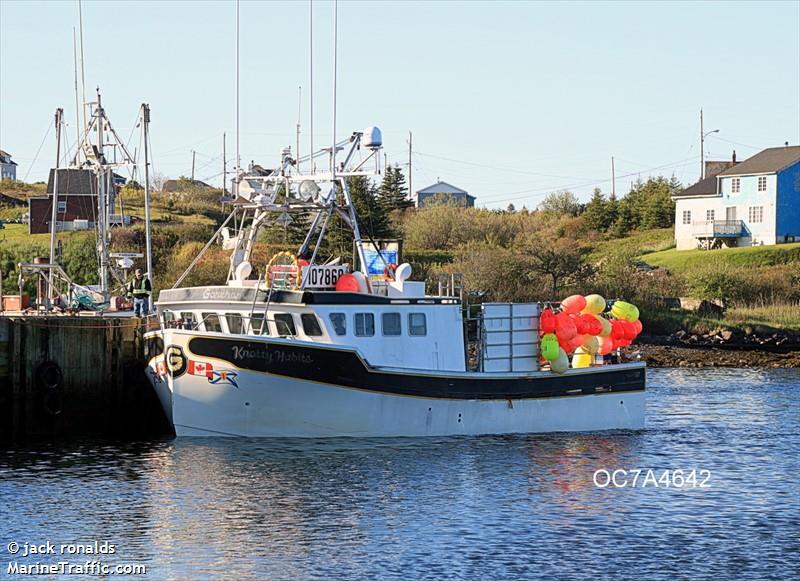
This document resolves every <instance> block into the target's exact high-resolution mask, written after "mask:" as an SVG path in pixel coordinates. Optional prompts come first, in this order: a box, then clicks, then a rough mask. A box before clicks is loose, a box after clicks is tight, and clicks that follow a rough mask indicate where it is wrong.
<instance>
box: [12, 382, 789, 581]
mask: <svg viewBox="0 0 800 581" xmlns="http://www.w3.org/2000/svg"><path fill="white" fill-rule="evenodd" d="M649 377H650V382H651V384H652V390H651V391H650V394H649V400H648V427H647V429H646V430H643V431H638V432H628V431H620V432H608V433H603V434H547V435H530V436H514V437H494V438H493V437H482V438H444V439H390V440H350V439H340V440H316V441H308V440H294V441H292V440H224V439H181V440H174V441H159V442H148V443H134V444H115V443H106V444H98V443H91V442H84V443H76V444H67V445H62V446H43V445H40V444H39V445H36V444H31V445H28V446H27V447H19V448H15V449H10V450H5V451H0V513H2V515H3V519H2V524H1V525H0V532H1V533H2V535H1V536H2V540H4V541H6V542H7V541H8V540H19V539H23V540H32V541H40V542H41V541H45V540H51V541H52V542H76V541H81V540H94V539H99V540H105V539H108V540H110V541H112V542H114V543H116V544H117V545H118V546H119V547H120V551H119V553H120V561H125V562H131V561H135V562H145V563H148V564H149V565H150V566H151V577H152V578H158V579H162V578H163V579H169V578H175V579H193V578H206V577H210V578H242V579H246V578H258V579H262V578H308V577H324V578H332V577H335V578H341V577H346V578H364V577H379V578H389V577H397V578H403V579H406V578H418V577H426V576H428V577H445V576H446V577H470V578H473V577H491V578H496V577H502V576H512V577H524V578H533V577H538V576H551V577H555V578H569V577H570V576H578V577H586V576H598V577H607V576H609V575H612V576H621V577H628V576H630V574H629V573H627V572H629V571H631V570H632V569H631V568H630V567H631V564H635V566H636V569H635V570H636V571H637V572H639V573H640V574H641V575H643V576H645V577H652V578H658V577H659V576H662V577H683V576H686V575H685V573H686V571H710V570H715V571H719V572H722V573H723V574H725V576H726V577H734V576H736V577H746V576H754V577H761V578H764V577H769V576H770V575H774V574H775V572H784V571H787V570H788V569H787V568H788V563H789V562H788V560H787V555H791V554H796V551H797V549H798V541H797V539H798V537H799V536H800V535H799V534H798V533H800V531H799V530H798V523H799V522H800V508H799V507H798V503H797V501H796V474H797V470H798V468H799V466H798V460H797V454H796V450H797V446H798V444H800V442H798V439H799V438H800V435H799V434H800V429H799V428H800V420H799V419H798V418H799V417H800V413H798V411H800V409H799V408H800V373H798V372H793V371H776V372H758V373H750V372H741V371H740V372H737V373H730V372H727V371H720V370H709V371H706V370H680V371H651V372H650V374H649ZM693 467H694V468H705V469H708V470H711V471H712V473H713V479H712V487H711V488H710V489H703V490H700V489H683V490H677V489H671V490H665V489H656V488H647V489H643V488H638V489H630V488H626V489H616V490H615V489H610V488H609V489H598V488H596V487H595V486H594V484H593V481H592V475H593V474H594V472H595V470H598V469H603V468H604V469H608V470H613V469H615V468H623V469H633V468H643V469H647V468H652V469H656V470H663V469H667V468H671V469H674V468H682V469H691V468H693ZM731 538H735V539H736V542H735V543H731V542H730V539H731ZM687 567H688V568H687ZM692 567H694V568H692ZM779 576H780V575H779Z"/></svg>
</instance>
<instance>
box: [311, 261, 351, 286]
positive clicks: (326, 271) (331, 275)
mask: <svg viewBox="0 0 800 581" xmlns="http://www.w3.org/2000/svg"><path fill="white" fill-rule="evenodd" d="M346 272H347V266H345V265H333V266H306V267H304V268H303V278H304V280H305V287H306V288H335V287H336V281H337V280H339V277H340V276H342V275H343V274H345V273H346Z"/></svg>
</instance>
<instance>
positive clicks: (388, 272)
mask: <svg viewBox="0 0 800 581" xmlns="http://www.w3.org/2000/svg"><path fill="white" fill-rule="evenodd" d="M396 271H397V265H396V264H395V263H394V262H391V263H389V264H387V265H386V268H384V269H383V280H385V281H386V282H391V281H393V280H394V273H395V272H396Z"/></svg>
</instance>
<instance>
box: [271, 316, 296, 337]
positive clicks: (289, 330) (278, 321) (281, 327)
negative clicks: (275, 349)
mask: <svg viewBox="0 0 800 581" xmlns="http://www.w3.org/2000/svg"><path fill="white" fill-rule="evenodd" d="M275 332H276V333H277V334H278V335H280V336H281V337H286V336H289V335H291V336H294V335H297V329H296V328H295V326H294V317H292V315H291V314H290V313H278V314H277V315H275Z"/></svg>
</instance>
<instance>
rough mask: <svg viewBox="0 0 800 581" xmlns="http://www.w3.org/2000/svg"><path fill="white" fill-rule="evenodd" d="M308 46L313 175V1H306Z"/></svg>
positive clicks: (310, 156)
mask: <svg viewBox="0 0 800 581" xmlns="http://www.w3.org/2000/svg"><path fill="white" fill-rule="evenodd" d="M308 45H309V47H308V70H309V81H308V92H309V95H308V111H309V114H308V115H309V123H308V131H309V139H310V141H311V151H310V155H309V158H308V161H309V163H310V164H311V167H310V170H311V171H310V173H314V0H308Z"/></svg>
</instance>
